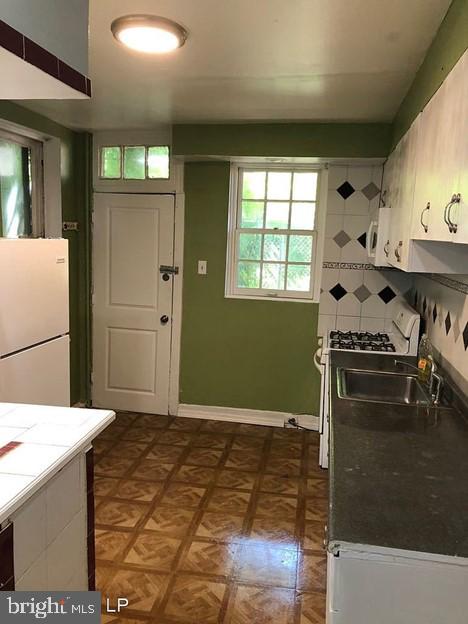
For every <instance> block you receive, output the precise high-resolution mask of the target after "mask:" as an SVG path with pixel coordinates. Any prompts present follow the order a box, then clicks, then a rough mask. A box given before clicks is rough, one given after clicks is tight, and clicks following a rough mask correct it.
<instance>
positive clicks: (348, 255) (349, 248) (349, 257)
mask: <svg viewBox="0 0 468 624" xmlns="http://www.w3.org/2000/svg"><path fill="white" fill-rule="evenodd" d="M341 262H361V263H365V262H367V252H366V250H365V249H364V247H363V246H362V245H361V243H358V242H357V240H351V241H349V243H348V244H347V245H345V246H344V247H343V249H342V250H341Z"/></svg>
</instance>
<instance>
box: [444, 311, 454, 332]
mask: <svg viewBox="0 0 468 624" xmlns="http://www.w3.org/2000/svg"><path fill="white" fill-rule="evenodd" d="M451 327H452V319H451V318H450V312H447V316H446V317H445V335H446V336H447V335H448V333H449V331H450V328H451Z"/></svg>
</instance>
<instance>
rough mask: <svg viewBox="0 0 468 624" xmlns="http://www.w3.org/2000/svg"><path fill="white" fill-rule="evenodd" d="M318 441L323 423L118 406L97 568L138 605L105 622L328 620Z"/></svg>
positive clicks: (102, 583)
mask: <svg viewBox="0 0 468 624" xmlns="http://www.w3.org/2000/svg"><path fill="white" fill-rule="evenodd" d="M318 444H319V436H318V434H316V433H314V432H306V431H298V430H293V429H280V428H273V427H263V426H258V425H245V424H238V423H230V422H225V421H213V420H196V419H190V418H179V417H177V418H172V417H167V416H154V415H151V414H133V413H128V412H127V413H124V414H118V418H117V421H116V423H115V424H113V426H112V428H111V430H110V431H109V432H108V433H107V434H106V431H104V432H103V435H102V436H99V438H98V439H97V441H96V445H95V446H96V450H97V451H99V452H97V453H96V455H95V457H96V460H95V475H96V476H95V493H96V496H95V503H96V523H97V524H96V552H97V568H96V579H97V589H98V590H99V591H101V592H103V596H109V598H110V600H111V602H112V601H114V602H115V599H116V597H117V596H126V597H128V598H129V600H130V605H129V607H128V608H127V610H126V612H125V613H123V614H121V616H118V617H117V616H116V614H104V616H103V622H105V623H106V624H117V623H118V624H120V623H122V624H136V623H137V622H139V623H140V624H143V623H146V624H201V623H202V622H203V624H211V623H213V624H325V584H326V554H325V551H324V550H323V535H324V525H325V524H326V522H327V515H328V489H327V477H328V472H327V471H323V470H321V469H320V468H319V466H318ZM113 596H114V597H115V598H113Z"/></svg>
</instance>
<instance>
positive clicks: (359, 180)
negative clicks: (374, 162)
mask: <svg viewBox="0 0 468 624" xmlns="http://www.w3.org/2000/svg"><path fill="white" fill-rule="evenodd" d="M372 174H373V167H372V166H370V167H366V166H363V167H349V169H348V182H349V183H350V184H352V185H353V186H354V188H355V189H356V190H359V191H360V190H361V189H363V188H364V187H365V186H367V185H368V184H369V182H372Z"/></svg>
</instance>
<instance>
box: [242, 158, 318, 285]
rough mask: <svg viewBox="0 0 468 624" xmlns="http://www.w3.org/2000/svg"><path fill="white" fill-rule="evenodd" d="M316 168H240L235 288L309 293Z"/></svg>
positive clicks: (312, 251) (313, 231)
mask: <svg viewBox="0 0 468 624" xmlns="http://www.w3.org/2000/svg"><path fill="white" fill-rule="evenodd" d="M317 182H318V172H317V171H310V170H301V169H297V170H282V169H281V170H278V169H271V170H259V169H252V170H249V169H241V170H240V172H239V198H238V209H237V229H236V287H237V289H251V290H255V291H259V290H260V291H262V290H267V291H274V292H281V291H286V292H287V291H293V292H307V293H308V292H309V291H310V290H311V280H312V270H311V269H312V261H313V255H314V240H315V215H316V199H317Z"/></svg>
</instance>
